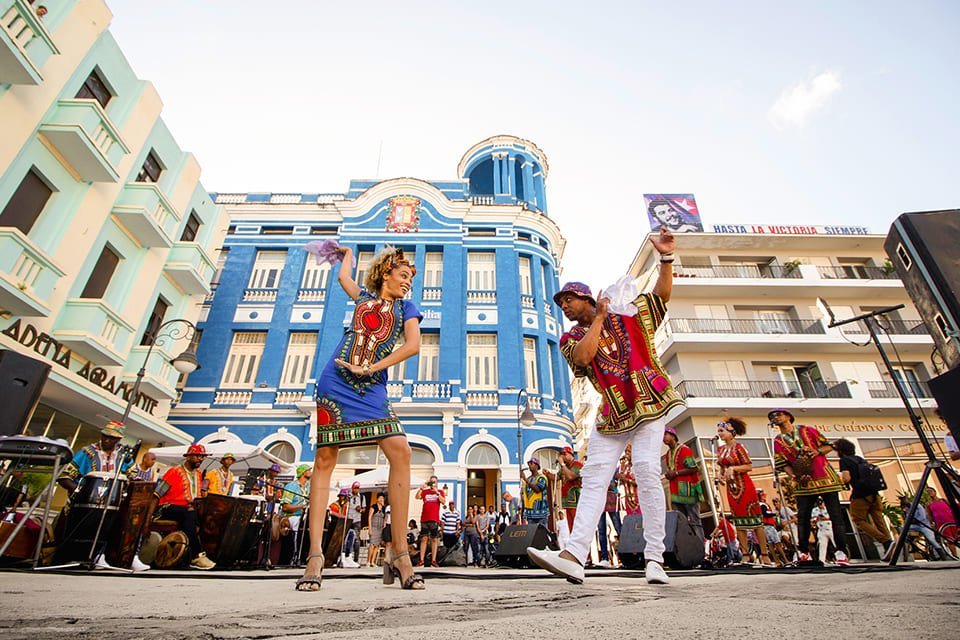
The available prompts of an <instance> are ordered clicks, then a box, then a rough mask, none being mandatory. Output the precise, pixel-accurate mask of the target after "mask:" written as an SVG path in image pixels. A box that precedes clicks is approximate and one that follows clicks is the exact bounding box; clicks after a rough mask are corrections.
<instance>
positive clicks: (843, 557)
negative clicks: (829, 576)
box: [833, 551, 850, 567]
mask: <svg viewBox="0 0 960 640" xmlns="http://www.w3.org/2000/svg"><path fill="white" fill-rule="evenodd" d="M833 559H834V560H836V561H837V564H838V565H840V566H841V567H845V566H847V565H848V564H850V559H849V558H847V554H845V553H844V552H843V551H837V552H836V553H835V554H834V556H833Z"/></svg>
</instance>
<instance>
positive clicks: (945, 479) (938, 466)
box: [824, 301, 960, 567]
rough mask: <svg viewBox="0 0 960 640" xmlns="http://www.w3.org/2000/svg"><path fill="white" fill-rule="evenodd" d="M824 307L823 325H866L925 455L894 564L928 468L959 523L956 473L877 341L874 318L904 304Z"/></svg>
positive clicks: (905, 536) (928, 475)
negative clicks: (838, 313) (847, 309)
mask: <svg viewBox="0 0 960 640" xmlns="http://www.w3.org/2000/svg"><path fill="white" fill-rule="evenodd" d="M824 307H825V308H826V310H827V314H828V315H829V316H830V324H829V325H827V326H828V327H831V328H832V327H840V326H843V325H845V324H850V323H852V322H860V321H862V322H863V325H864V326H865V327H866V328H867V331H869V332H870V340H871V341H872V342H873V344H874V346H876V347H877V351H879V352H880V358H881V359H882V360H883V364H884V365H885V366H886V368H887V373H889V374H890V379H891V380H893V384H894V387H896V389H897V394H898V395H899V396H900V401H901V402H903V407H904V408H905V409H906V410H907V415H908V416H909V417H910V422H911V424H913V429H914V431H916V432H917V437H918V438H919V439H920V444H921V445H922V446H923V451H924V453H926V455H927V463H926V465H925V466H924V468H923V475H921V476H920V483H919V484H918V485H917V488H916V491H915V493H914V496H913V501H912V502H911V504H910V510H909V511H908V512H907V514H906V515H905V516H904V519H903V528H902V529H900V535H899V536H898V537H897V544H896V547H894V550H893V555H892V556H891V557H890V561H889V564H890V566H891V567H894V566H896V565H897V559H898V558H899V557H900V554H901V553H903V547H904V546H905V545H906V543H907V538H908V537H909V535H910V526H911V525H912V524H914V523H915V520H916V513H917V507H918V506H919V505H920V498H921V497H922V496H923V493H924V491H925V490H926V486H927V480H928V478H929V477H930V472H931V471H932V472H934V473H936V474H937V478H938V479H939V480H940V486H941V487H942V488H943V492H944V494H945V495H946V499H947V503H948V504H949V505H950V510H951V511H952V512H953V518H954V522H960V493H958V492H957V488H956V485H955V483H956V484H960V475H957V472H956V471H955V470H954V469H953V468H952V467H950V466H949V465H944V464H943V462H942V461H941V460H940V459H939V458H937V455H936V454H935V453H934V452H933V447H932V446H931V445H930V439H929V438H927V434H926V432H925V431H924V430H923V422H922V421H921V420H920V416H918V415H917V413H916V412H915V411H914V410H913V407H912V406H911V405H910V400H909V399H908V398H909V396H908V395H907V390H906V388H905V387H904V382H903V380H901V379H900V378H898V377H897V374H896V370H895V369H894V368H893V364H892V363H891V362H890V358H888V357H887V352H886V351H884V349H883V345H882V344H880V339H879V338H878V337H877V330H876V325H877V320H876V318H877V317H879V316H882V315H885V314H887V313H890V312H892V311H897V310H898V309H902V308H903V307H904V305H902V304H898V305H896V306H894V307H886V308H883V309H877V310H876V311H871V312H869V313H863V314H860V315H859V316H854V317H852V318H847V319H846V320H837V319H836V318H835V317H834V315H833V311H832V310H831V309H830V306H829V305H828V304H826V301H824Z"/></svg>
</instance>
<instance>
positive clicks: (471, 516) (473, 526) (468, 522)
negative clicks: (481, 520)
mask: <svg viewBox="0 0 960 640" xmlns="http://www.w3.org/2000/svg"><path fill="white" fill-rule="evenodd" d="M463 544H464V546H465V547H466V548H467V550H468V551H469V552H470V553H471V557H470V558H468V559H467V564H468V565H469V564H472V565H473V566H475V567H479V566H480V534H479V533H478V531H477V512H476V509H475V508H474V507H472V506H470V507H467V515H465V516H464V517H463Z"/></svg>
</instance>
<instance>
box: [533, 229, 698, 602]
mask: <svg viewBox="0 0 960 640" xmlns="http://www.w3.org/2000/svg"><path fill="white" fill-rule="evenodd" d="M649 240H650V242H651V243H652V244H653V246H654V248H656V250H657V251H658V252H659V253H660V274H659V276H658V278H657V283H656V285H655V286H654V288H653V291H652V293H649V294H641V295H639V296H637V297H636V299H634V300H633V302H632V306H633V307H635V308H636V315H629V316H628V315H621V314H618V313H611V312H609V311H608V309H607V305H608V303H609V300H608V299H606V298H604V297H603V295H602V293H601V295H600V298H599V300H596V301H595V300H594V298H593V295H592V294H591V292H590V288H589V287H587V286H586V285H585V284H582V283H579V282H568V283H567V284H565V285H564V286H563V288H561V289H560V291H559V292H557V295H556V296H554V301H555V302H556V303H557V304H559V305H560V309H561V310H562V311H563V314H564V315H565V316H566V317H567V319H569V320H572V321H574V322H576V323H577V324H576V326H574V327H573V328H572V329H570V331H568V332H567V333H565V334H563V337H562V338H561V339H560V351H561V352H562V353H563V356H564V358H565V359H566V360H567V362H568V364H569V365H570V367H571V369H573V373H574V375H575V376H577V377H581V376H586V377H587V378H588V379H589V380H590V382H591V383H592V384H593V386H594V388H596V390H597V391H598V392H600V395H601V397H602V403H601V406H600V410H599V412H598V419H597V424H596V426H595V429H594V434H593V435H592V436H591V437H590V444H589V445H588V449H587V462H586V464H585V465H584V467H583V490H582V493H581V495H580V505H579V507H578V511H579V517H578V518H577V521H576V522H575V523H574V526H573V531H572V532H571V533H570V541H569V543H568V544H567V545H566V547H565V548H564V549H563V550H562V551H559V552H558V551H549V550H543V551H541V550H538V549H534V548H529V549H527V554H528V555H529V556H530V558H531V559H532V560H533V561H534V562H536V563H537V564H538V565H540V566H541V567H543V568H544V569H546V570H548V571H550V572H552V573H555V574H557V575H561V576H564V577H565V578H567V580H568V581H570V582H573V583H574V584H580V583H582V582H583V565H584V562H585V561H586V559H587V554H588V553H589V549H590V542H591V541H592V540H593V535H594V531H595V530H596V527H597V521H598V520H599V519H600V513H601V512H602V511H603V506H604V502H605V498H606V493H607V485H608V484H609V483H610V479H611V478H612V477H613V472H614V470H615V469H616V467H617V461H618V460H619V458H620V454H621V453H623V451H624V449H625V448H626V446H627V444H629V443H632V445H633V473H634V477H635V479H636V482H637V493H638V498H639V503H640V504H639V506H640V509H641V510H642V511H643V524H644V538H645V540H646V548H645V550H644V557H645V559H646V561H647V566H646V578H647V582H649V583H651V584H666V583H667V582H669V578H668V577H667V574H666V572H665V571H664V570H663V567H662V566H661V562H663V552H664V534H665V520H666V503H665V502H664V497H663V487H662V486H661V484H660V447H661V444H662V441H663V430H664V427H665V425H666V423H667V422H668V420H669V419H670V418H671V417H673V416H674V415H676V414H677V413H679V412H680V411H682V409H683V401H682V400H681V399H680V397H679V395H677V392H676V391H675V390H674V388H673V386H672V385H671V384H670V380H669V378H667V374H666V372H665V371H664V369H663V366H662V365H661V364H660V359H659V358H658V357H657V354H656V351H655V350H654V349H653V346H652V345H653V344H654V333H655V332H656V330H657V327H659V326H660V324H661V323H662V322H663V319H664V316H665V315H666V312H667V307H666V303H667V301H669V300H670V293H671V290H672V288H673V269H672V263H673V249H674V245H675V240H674V237H673V234H672V233H671V232H670V231H669V230H668V229H665V228H662V227H661V229H660V233H659V235H658V236H657V237H653V236H651V237H650V238H649Z"/></svg>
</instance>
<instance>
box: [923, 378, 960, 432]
mask: <svg viewBox="0 0 960 640" xmlns="http://www.w3.org/2000/svg"><path fill="white" fill-rule="evenodd" d="M927 384H929V385H930V392H931V393H932V394H933V397H934V398H935V399H936V401H937V408H938V409H939V411H940V415H941V416H943V420H944V422H946V423H947V428H949V429H950V433H951V434H952V435H953V438H954V440H955V441H956V442H960V367H956V368H955V369H951V370H950V371H947V372H946V373H943V374H940V375H939V376H937V377H936V378H930V380H929V381H928V382H927Z"/></svg>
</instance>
